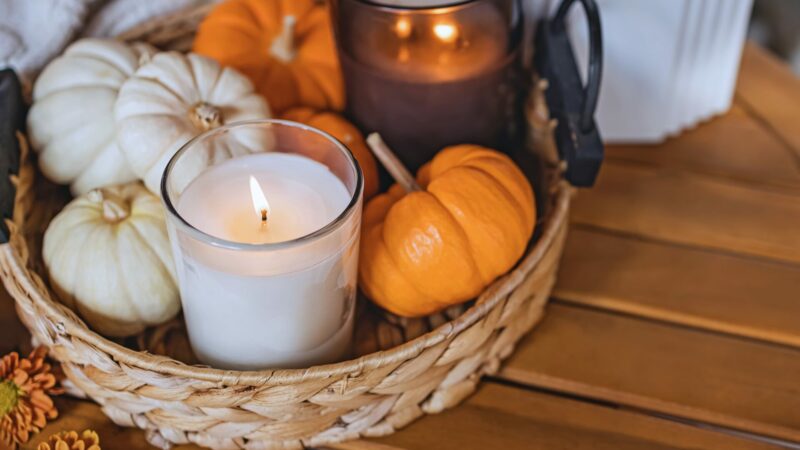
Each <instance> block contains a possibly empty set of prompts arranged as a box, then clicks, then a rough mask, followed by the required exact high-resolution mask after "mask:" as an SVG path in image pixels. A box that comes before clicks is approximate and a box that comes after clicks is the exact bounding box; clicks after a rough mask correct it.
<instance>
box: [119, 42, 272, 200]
mask: <svg viewBox="0 0 800 450" xmlns="http://www.w3.org/2000/svg"><path fill="white" fill-rule="evenodd" d="M114 115H115V118H116V121H117V142H118V143H119V145H120V148H121V149H122V151H123V153H124V154H125V157H126V158H127V160H128V163H129V165H130V167H131V169H133V171H134V173H136V175H138V176H139V177H140V178H141V179H142V180H144V183H145V185H146V186H147V188H148V189H150V191H152V192H154V193H157V194H160V189H159V185H160V183H161V176H162V174H163V172H164V168H165V167H166V165H167V163H168V162H169V160H170V158H172V156H173V155H174V154H175V152H177V151H178V149H180V147H181V146H182V145H183V144H185V143H186V142H188V141H189V140H190V139H191V138H193V137H195V136H197V135H198V134H200V133H202V132H204V131H207V130H209V129H211V128H214V127H218V126H220V125H222V124H225V123H230V122H236V121H241V120H252V119H265V118H269V117H270V110H269V107H268V106H267V102H266V101H265V100H264V99H263V98H262V97H261V96H259V95H258V94H256V93H255V92H254V90H253V85H252V84H251V83H250V81H249V80H248V79H247V78H246V77H244V76H243V75H241V74H240V73H239V72H237V71H236V70H234V69H232V68H229V67H221V66H220V65H219V64H218V63H217V62H216V61H214V60H212V59H210V58H206V57H204V56H200V55H197V54H194V53H189V54H188V55H184V54H181V53H176V52H164V53H158V54H156V55H155V56H154V57H153V58H152V60H151V61H150V62H149V63H147V64H145V65H143V66H142V67H140V68H139V69H138V70H137V71H136V74H135V75H134V76H133V77H131V78H130V79H129V80H128V81H126V82H125V84H124V85H123V86H122V88H121V89H120V93H119V98H118V100H117V103H116V107H115V109H114ZM237 144H240V145H237V146H234V147H231V146H229V145H221V146H216V147H215V148H213V149H211V150H210V151H211V154H210V155H208V157H209V158H217V157H220V155H217V154H216V152H223V153H224V154H230V153H239V152H246V153H253V152H259V151H265V150H269V147H271V140H270V139H269V137H268V136H266V135H264V136H262V138H258V139H250V140H248V141H247V142H238V143H237Z"/></svg>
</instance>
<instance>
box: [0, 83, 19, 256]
mask: <svg viewBox="0 0 800 450" xmlns="http://www.w3.org/2000/svg"><path fill="white" fill-rule="evenodd" d="M24 126H25V102H24V101H23V99H22V86H21V85H20V82H19V79H18V78H17V75H16V74H15V73H14V71H13V70H11V69H5V70H0V243H2V244H5V243H6V242H8V240H9V238H10V233H9V230H8V227H7V226H6V221H5V219H11V218H12V216H13V214H14V197H15V196H16V192H17V190H16V188H15V187H14V185H13V184H12V183H11V178H10V175H11V174H17V173H19V158H20V154H19V153H20V148H19V140H18V139H17V132H20V131H23V129H24Z"/></svg>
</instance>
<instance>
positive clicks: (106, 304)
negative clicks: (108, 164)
mask: <svg viewBox="0 0 800 450" xmlns="http://www.w3.org/2000/svg"><path fill="white" fill-rule="evenodd" d="M43 256H44V262H45V265H46V266H47V270H48V273H49V275H50V281H51V284H52V285H53V289H54V290H55V291H56V293H57V294H58V296H59V297H60V299H61V301H62V302H64V303H65V304H67V305H68V306H70V307H71V308H73V309H74V310H76V311H77V312H78V313H79V314H80V315H81V316H82V317H83V318H84V319H85V320H86V322H87V323H89V325H90V326H91V327H92V328H93V329H94V330H96V331H98V332H100V333H102V334H105V335H107V336H130V335H133V334H136V333H139V332H141V331H143V330H144V329H145V328H146V327H148V326H151V325H156V324H159V323H163V322H165V321H167V320H169V319H171V318H172V317H174V316H175V315H176V314H177V313H178V311H179V310H180V296H179V293H178V287H177V283H176V277H175V269H174V266H173V261H172V255H171V253H170V244H169V239H168V237H167V230H166V223H165V216H164V207H163V206H162V205H161V200H160V199H159V198H158V197H157V196H155V195H153V194H151V193H150V192H149V191H148V190H147V189H146V188H145V187H144V186H143V185H142V184H141V183H139V182H134V183H128V184H124V185H119V186H112V187H107V188H103V189H97V190H93V191H89V193H87V194H85V195H83V196H81V197H78V198H76V199H75V200H73V201H72V202H70V203H69V204H68V205H67V206H66V207H65V208H64V209H63V210H62V211H61V212H60V213H59V214H58V215H57V216H56V217H55V218H54V219H53V220H52V221H51V222H50V225H49V226H48V228H47V231H46V232H45V235H44V249H43Z"/></svg>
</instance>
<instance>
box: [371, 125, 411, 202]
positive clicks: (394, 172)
mask: <svg viewBox="0 0 800 450" xmlns="http://www.w3.org/2000/svg"><path fill="white" fill-rule="evenodd" d="M367 144H368V145H369V148H370V149H372V153H374V154H375V157H377V158H378V160H379V161H380V162H381V164H383V167H386V170H387V171H388V172H389V174H390V175H391V176H392V178H394V180H395V181H396V182H397V184H399V185H400V186H402V187H403V189H405V190H406V192H414V191H421V190H422V188H421V187H420V186H419V184H417V180H416V179H414V175H411V172H409V171H408V169H406V166H404V165H403V163H402V162H400V160H399V159H398V158H397V155H395V154H394V152H393V151H392V149H390V148H389V146H388V145H386V142H384V141H383V138H381V135H380V134H378V133H372V134H370V135H369V136H367Z"/></svg>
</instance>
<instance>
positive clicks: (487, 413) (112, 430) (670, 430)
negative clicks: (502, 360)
mask: <svg viewBox="0 0 800 450" xmlns="http://www.w3.org/2000/svg"><path fill="white" fill-rule="evenodd" d="M58 406H59V408H60V409H61V411H62V416H61V418H60V419H58V420H56V421H54V422H53V423H51V424H50V425H48V427H47V428H46V429H45V430H44V431H43V432H42V433H40V434H38V435H36V436H35V437H34V438H33V439H32V440H31V442H30V443H28V444H27V445H25V446H23V447H22V448H23V450H33V449H35V448H36V445H37V444H38V443H39V442H42V441H43V440H45V439H46V438H47V436H49V435H50V434H52V433H55V432H57V431H58V430H64V429H85V428H92V429H95V430H96V431H97V432H98V433H99V434H100V437H101V442H102V443H103V448H104V449H105V450H145V449H152V448H153V447H150V446H149V445H148V444H147V442H146V441H145V439H144V433H142V432H141V431H138V430H135V429H130V428H120V427H117V426H115V425H114V424H112V423H111V422H110V421H109V420H108V419H106V418H105V416H103V415H102V412H101V411H100V407H99V406H97V405H95V404H93V403H90V402H86V401H79V400H72V399H64V398H62V399H59V400H58ZM199 448H200V447H196V446H192V445H182V446H177V447H175V448H174V449H175V450H197V449H199ZM334 448H337V449H342V450H399V449H408V450H413V449H420V450H423V449H425V450H427V449H431V448H436V449H440V450H448V449H453V450H469V449H476V450H478V449H481V450H482V449H494V448H496V449H507V450H515V449H520V450H522V449H526V450H527V449H530V450H535V449H542V450H545V449H546V450H559V449H564V450H566V449H574V450H581V449H587V450H588V449H592V450H603V449H608V450H628V449H630V450H634V449H643V448H647V449H653V450H678V449H700V448H707V449H718V448H725V449H730V450H751V449H752V450H761V449H770V448H776V447H772V446H768V445H765V444H760V443H756V442H751V441H748V440H744V439H741V438H736V437H732V436H728V435H725V434H721V433H718V432H713V431H707V430H701V429H697V428H692V427H690V426H688V425H683V424H678V423H674V422H668V421H666V420H662V419H658V418H654V417H648V416H644V415H640V414H636V413H632V412H628V411H620V410H616V409H614V408H610V407H606V406H599V405H594V404H590V403H582V402H579V401H575V400H570V399H566V398H563V397H558V396H553V395H550V394H543V393H538V392H532V391H528V390H524V389H521V388H514V387H508V386H503V385H499V384H496V383H485V384H484V385H483V386H482V387H481V388H480V389H479V391H478V392H477V393H476V394H475V395H474V396H473V397H472V398H470V399H469V400H468V401H467V402H466V403H465V404H464V405H462V406H461V407H459V408H457V409H454V410H450V411H447V412H444V413H442V414H438V415H433V416H428V417H425V418H423V419H422V420H419V421H417V422H415V423H414V424H412V425H411V426H409V427H408V428H407V429H406V430H403V431H401V432H398V433H396V434H394V435H392V436H388V437H385V438H380V439H370V440H363V441H355V442H348V443H344V444H340V445H337V446H334Z"/></svg>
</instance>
